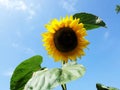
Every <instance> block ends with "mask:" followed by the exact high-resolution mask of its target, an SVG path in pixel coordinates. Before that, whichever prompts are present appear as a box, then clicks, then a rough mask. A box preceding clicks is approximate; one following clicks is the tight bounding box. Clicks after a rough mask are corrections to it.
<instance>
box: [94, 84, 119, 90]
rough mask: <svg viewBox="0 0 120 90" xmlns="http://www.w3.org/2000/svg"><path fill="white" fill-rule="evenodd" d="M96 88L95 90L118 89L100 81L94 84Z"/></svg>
mask: <svg viewBox="0 0 120 90" xmlns="http://www.w3.org/2000/svg"><path fill="white" fill-rule="evenodd" d="M96 88H97V90H120V89H117V88H114V87H108V86H105V85H103V84H100V83H97V84H96Z"/></svg>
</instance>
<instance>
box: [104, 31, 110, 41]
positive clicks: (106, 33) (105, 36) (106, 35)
mask: <svg viewBox="0 0 120 90" xmlns="http://www.w3.org/2000/svg"><path fill="white" fill-rule="evenodd" d="M109 36H110V33H109V32H108V31H106V32H105V33H104V38H105V39H108V37H109Z"/></svg>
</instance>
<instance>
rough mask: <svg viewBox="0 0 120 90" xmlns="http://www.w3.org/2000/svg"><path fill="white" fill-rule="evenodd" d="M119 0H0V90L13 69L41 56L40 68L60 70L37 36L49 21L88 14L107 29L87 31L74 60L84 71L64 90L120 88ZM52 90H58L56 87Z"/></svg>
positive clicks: (3, 87) (43, 30) (2, 89)
mask: <svg viewBox="0 0 120 90" xmlns="http://www.w3.org/2000/svg"><path fill="white" fill-rule="evenodd" d="M119 3H120V1H119V0H74V1H73V0H58V1H57V0H0V42H1V43H0V58H1V60H0V61H1V63H0V87H1V90H9V81H10V77H11V74H12V72H13V70H14V69H15V67H16V66H17V65H18V64H19V63H21V62H22V61H23V60H25V59H27V58H29V57H31V56H34V55H41V56H43V60H44V62H43V64H42V66H43V67H48V68H54V67H60V62H57V63H55V62H54V61H53V58H51V57H49V56H48V55H47V52H46V51H45V49H44V47H43V46H42V44H43V43H42V41H41V36H40V34H42V33H43V32H45V31H46V29H45V28H44V24H46V23H48V22H49V21H50V20H51V19H53V18H57V19H60V17H61V16H63V17H64V16H66V15H73V14H75V13H78V12H88V13H92V14H95V15H97V16H99V17H100V18H102V19H103V20H104V22H105V23H106V24H107V28H99V29H95V30H92V31H88V36H87V37H86V39H88V40H89V41H90V45H89V46H88V48H89V49H86V50H85V52H86V56H83V57H82V59H81V60H80V59H78V63H81V64H83V65H84V66H85V67H86V69H87V71H86V73H85V75H84V76H83V77H82V78H81V79H78V80H75V81H72V82H70V83H67V86H68V90H96V87H95V84H96V83H103V84H105V85H108V86H114V87H117V88H120V77H119V76H120V40H119V38H120V32H119V26H120V25H119V23H120V14H116V12H115V6H116V4H119ZM55 90H61V87H57V88H56V89H55Z"/></svg>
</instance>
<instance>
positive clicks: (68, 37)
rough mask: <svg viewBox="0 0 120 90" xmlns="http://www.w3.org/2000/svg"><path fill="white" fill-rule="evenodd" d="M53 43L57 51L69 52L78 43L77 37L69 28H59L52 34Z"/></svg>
mask: <svg viewBox="0 0 120 90" xmlns="http://www.w3.org/2000/svg"><path fill="white" fill-rule="evenodd" d="M54 43H55V46H56V48H57V49H58V50H59V51H61V52H69V51H72V50H74V49H75V48H76V46H77V43H78V42H77V36H76V34H75V32H74V31H73V30H72V29H71V28H69V27H64V28H60V29H59V30H58V31H56V33H55V34H54Z"/></svg>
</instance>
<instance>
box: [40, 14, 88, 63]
mask: <svg viewBox="0 0 120 90" xmlns="http://www.w3.org/2000/svg"><path fill="white" fill-rule="evenodd" d="M45 27H46V28H47V30H48V32H45V33H43V34H42V36H43V42H44V46H45V48H46V50H47V51H48V54H49V55H51V56H52V57H53V58H54V60H55V61H64V62H68V60H76V59H77V57H81V56H83V55H85V53H84V51H83V49H84V48H86V47H87V45H88V44H89V42H88V41H87V40H86V39H85V38H84V36H86V35H87V33H86V29H85V28H84V25H83V23H79V19H73V16H70V17H68V16H66V17H65V18H61V19H60V21H58V20H57V19H53V20H51V21H50V23H48V24H46V25H45Z"/></svg>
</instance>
